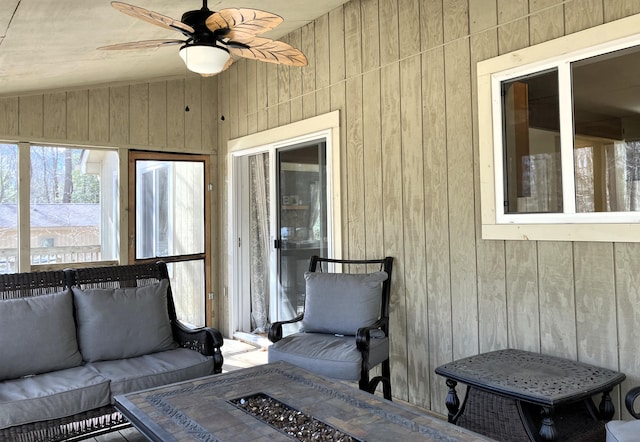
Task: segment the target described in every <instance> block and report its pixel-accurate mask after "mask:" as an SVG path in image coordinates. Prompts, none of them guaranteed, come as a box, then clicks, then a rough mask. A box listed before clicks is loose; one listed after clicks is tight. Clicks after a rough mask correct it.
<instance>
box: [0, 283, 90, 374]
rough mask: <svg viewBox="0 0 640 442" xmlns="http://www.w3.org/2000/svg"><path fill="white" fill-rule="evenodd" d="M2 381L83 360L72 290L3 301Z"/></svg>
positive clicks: (0, 336)
mask: <svg viewBox="0 0 640 442" xmlns="http://www.w3.org/2000/svg"><path fill="white" fill-rule="evenodd" d="M0 330H1V331H0V348H1V349H2V356H1V359H2V362H0V381H2V380H4V379H15V378H19V377H21V376H26V375H32V374H38V373H45V372H48V371H52V370H61V369H64V368H70V367H76V366H78V365H80V364H81V363H82V356H81V355H80V353H79V352H78V342H77V340H76V324H75V322H74V320H73V298H72V296H71V292H70V291H65V292H60V293H52V294H48V295H40V296H33V297H28V298H20V299H7V300H3V301H0Z"/></svg>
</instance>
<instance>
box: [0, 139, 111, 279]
mask: <svg viewBox="0 0 640 442" xmlns="http://www.w3.org/2000/svg"><path fill="white" fill-rule="evenodd" d="M118 164H119V156H118V153H117V151H116V150H114V149H104V148H90V147H78V146H61V145H51V144H46V145H44V144H32V143H28V142H20V143H14V142H2V141H0V188H1V190H0V273H15V272H27V271H30V270H47V269H53V268H64V267H69V264H72V263H73V264H77V263H87V262H102V263H114V262H118V260H119V249H118V244H119V240H118V235H119V219H120V218H119V211H118V209H117V208H118V204H119V196H118V185H117V182H118V176H119V174H118ZM105 177H109V178H111V180H115V185H114V184H113V183H112V182H111V181H110V180H107V179H105Z"/></svg>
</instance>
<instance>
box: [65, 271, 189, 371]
mask: <svg viewBox="0 0 640 442" xmlns="http://www.w3.org/2000/svg"><path fill="white" fill-rule="evenodd" d="M168 285H169V282H168V281H167V280H162V281H161V282H160V283H158V284H153V285H149V286H143V287H127V288H118V289H86V290H80V289H78V288H76V287H73V295H74V300H75V304H76V319H77V322H78V341H79V344H80V352H81V353H82V356H83V358H84V360H85V361H89V362H91V361H101V360H112V359H122V358H131V357H135V356H140V355H144V354H147V353H154V352H158V351H164V350H170V349H173V348H176V346H177V344H176V343H175V342H174V340H173V334H172V332H171V323H170V322H169V314H168V312H167V287H168Z"/></svg>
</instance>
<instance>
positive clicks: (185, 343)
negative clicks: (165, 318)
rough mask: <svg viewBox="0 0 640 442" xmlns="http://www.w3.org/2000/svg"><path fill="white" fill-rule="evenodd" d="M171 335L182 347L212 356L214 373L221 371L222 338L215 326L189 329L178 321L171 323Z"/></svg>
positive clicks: (222, 359)
mask: <svg viewBox="0 0 640 442" xmlns="http://www.w3.org/2000/svg"><path fill="white" fill-rule="evenodd" d="M172 329H173V337H174V339H175V340H176V342H177V343H178V344H179V345H180V347H183V348H189V349H191V350H195V351H198V352H200V353H202V354H203V355H205V356H213V363H214V373H220V372H222V364H223V362H224V358H223V357H222V351H221V350H220V347H222V345H223V343H224V340H223V339H222V334H221V333H220V332H219V331H218V330H216V329H215V328H209V327H202V328H197V329H190V328H187V327H185V326H184V325H182V324H181V323H180V322H179V321H178V322H173V323H172Z"/></svg>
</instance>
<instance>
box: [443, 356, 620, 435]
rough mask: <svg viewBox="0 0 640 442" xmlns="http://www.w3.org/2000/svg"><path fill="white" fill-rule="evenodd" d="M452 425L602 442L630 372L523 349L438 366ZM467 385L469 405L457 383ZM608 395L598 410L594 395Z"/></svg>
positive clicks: (480, 430)
mask: <svg viewBox="0 0 640 442" xmlns="http://www.w3.org/2000/svg"><path fill="white" fill-rule="evenodd" d="M435 372H436V373H437V374H439V375H441V376H444V377H445V378H446V383H447V386H448V387H449V392H448V394H447V397H446V406H447V410H448V411H449V422H452V423H455V424H457V425H460V426H462V427H465V428H468V429H470V430H473V431H476V432H478V433H481V434H484V435H486V436H489V437H492V438H494V439H498V440H502V441H522V440H530V441H536V442H540V441H544V442H547V441H556V440H562V441H565V440H573V441H589V440H594V441H596V440H597V441H602V440H604V436H605V433H604V423H605V422H606V421H608V420H610V419H611V418H612V417H613V414H614V412H615V409H614V406H613V403H612V402H611V398H610V396H609V393H610V392H611V390H612V389H613V387H615V386H616V385H618V384H619V383H621V382H622V381H623V380H624V379H625V375H624V373H619V372H616V371H613V370H608V369H605V368H600V367H596V366H593V365H588V364H583V363H580V362H577V361H572V360H569V359H563V358H558V357H554V356H548V355H544V354H540V353H532V352H528V351H522V350H514V349H507V350H499V351H493V352H489V353H483V354H480V355H477V356H471V357H468V358H464V359H460V360H457V361H453V362H451V363H448V364H444V365H441V366H439V367H438V368H436V370H435ZM458 382H462V383H464V384H466V385H467V393H466V395H465V399H464V402H463V403H462V406H460V400H459V398H458V395H457V392H456V389H455V387H456V385H457V383H458ZM600 393H601V394H602V399H601V401H600V404H599V407H598V408H597V409H596V407H595V405H594V403H593V400H592V396H595V395H597V394H600Z"/></svg>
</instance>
